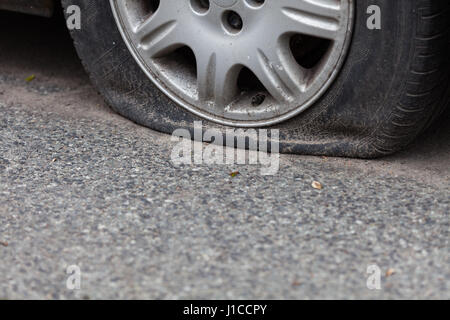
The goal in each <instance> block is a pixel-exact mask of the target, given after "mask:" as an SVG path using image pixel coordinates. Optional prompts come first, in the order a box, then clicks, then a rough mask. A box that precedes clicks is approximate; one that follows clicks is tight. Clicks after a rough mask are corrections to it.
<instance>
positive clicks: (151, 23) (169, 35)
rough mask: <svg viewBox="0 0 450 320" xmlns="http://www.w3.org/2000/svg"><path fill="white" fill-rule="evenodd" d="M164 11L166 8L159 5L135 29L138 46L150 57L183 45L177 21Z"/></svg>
mask: <svg viewBox="0 0 450 320" xmlns="http://www.w3.org/2000/svg"><path fill="white" fill-rule="evenodd" d="M166 11H167V9H165V8H164V7H160V8H159V9H158V10H157V11H156V12H155V13H154V14H152V15H151V16H150V18H148V19H147V20H145V21H144V22H142V23H141V24H140V25H139V26H138V27H137V28H136V29H135V36H136V38H137V40H138V42H139V47H140V48H142V49H144V50H145V51H146V52H147V54H148V55H149V56H150V57H151V58H155V57H158V56H161V55H164V54H166V53H168V52H171V51H173V50H174V49H176V48H177V47H180V46H182V45H183V36H182V32H181V31H182V29H181V28H180V26H179V23H178V21H177V20H176V19H175V18H173V17H172V16H171V15H170V14H167V12H166Z"/></svg>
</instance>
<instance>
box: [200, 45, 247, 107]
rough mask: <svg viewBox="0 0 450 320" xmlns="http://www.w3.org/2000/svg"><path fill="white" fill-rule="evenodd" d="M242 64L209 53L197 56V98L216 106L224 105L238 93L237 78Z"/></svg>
mask: <svg viewBox="0 0 450 320" xmlns="http://www.w3.org/2000/svg"><path fill="white" fill-rule="evenodd" d="M241 69H242V66H240V65H237V64H235V63H233V62H231V61H230V60H228V59H226V57H224V56H223V55H220V54H217V53H211V54H208V55H206V54H205V55H199V56H198V58H197V84H198V89H199V100H203V101H213V102H214V103H215V105H216V106H225V105H227V104H229V103H231V102H232V101H233V99H235V98H236V96H237V94H238V88H237V79H238V77H239V72H240V70H241Z"/></svg>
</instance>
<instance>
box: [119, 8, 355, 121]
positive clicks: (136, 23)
mask: <svg viewBox="0 0 450 320" xmlns="http://www.w3.org/2000/svg"><path fill="white" fill-rule="evenodd" d="M110 2H111V6H112V9H113V13H114V16H115V19H116V22H117V24H118V26H119V29H120V31H121V33H122V35H123V38H124V41H125V43H126V44H127V46H128V48H129V49H130V52H131V53H132V55H133V57H134V58H135V60H136V61H137V63H138V64H139V65H140V66H141V68H142V69H143V70H144V72H145V73H146V74H147V76H148V77H149V78H150V79H151V80H152V81H153V82H154V83H155V84H156V85H157V86H158V87H159V88H160V89H161V90H162V91H163V92H164V93H165V94H166V95H167V96H169V97H170V98H171V99H172V100H174V101H175V102H176V103H178V104H179V105H181V106H182V107H184V108H186V109H187V110H189V111H191V112H193V113H195V114H197V115H199V116H201V117H203V118H205V119H208V120H211V121H215V122H218V123H221V124H226V125H234V126H243V127H254V126H264V125H272V124H275V123H278V122H281V121H284V120H287V119H289V118H291V117H293V116H295V115H297V114H299V113H300V112H302V111H304V110H305V109H306V108H308V107H309V106H311V105H312V104H313V103H314V102H316V101H317V100H318V99H319V98H320V96H321V95H322V94H323V93H324V92H325V91H326V90H327V89H328V88H329V86H330V85H331V83H332V82H333V80H334V79H335V77H336V75H337V73H338V71H339V69H340V68H341V66H342V63H343V60H344V58H345V56H346V52H347V48H348V44H349V42H350V37H351V32H352V21H353V1H352V0H163V1H158V0H154V1H150V3H151V5H148V3H149V0H146V1H144V0H110Z"/></svg>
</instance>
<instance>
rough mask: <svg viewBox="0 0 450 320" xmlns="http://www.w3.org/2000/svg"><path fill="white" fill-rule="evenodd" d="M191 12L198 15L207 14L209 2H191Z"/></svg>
mask: <svg viewBox="0 0 450 320" xmlns="http://www.w3.org/2000/svg"><path fill="white" fill-rule="evenodd" d="M191 7H192V10H194V11H195V12H197V13H199V14H205V13H206V12H208V10H209V7H210V3H209V0H191Z"/></svg>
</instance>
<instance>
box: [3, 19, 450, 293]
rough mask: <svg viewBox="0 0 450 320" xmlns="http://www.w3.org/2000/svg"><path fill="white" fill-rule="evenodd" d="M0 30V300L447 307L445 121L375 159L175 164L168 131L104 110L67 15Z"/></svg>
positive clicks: (6, 24)
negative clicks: (419, 301) (372, 301)
mask: <svg viewBox="0 0 450 320" xmlns="http://www.w3.org/2000/svg"><path fill="white" fill-rule="evenodd" d="M0 25H1V28H0V39H1V40H0V41H1V43H0V299H16V298H38V299H45V298H58V299H59V298H62V299H64V298H69V299H70V298H80V299H97V298H133V299H134V298H162V299H165V298H170V299H172V298H194V299H195V298H219V299H222V298H223V299H228V298H230V299H259V298H268V299H282V298H294V299H314V298H381V299H387V298H426V299H435V298H445V299H449V298H450V291H449V285H450V268H449V265H450V252H449V178H450V166H449V163H450V126H448V123H449V120H450V117H449V116H448V114H447V115H444V116H443V117H441V119H440V123H439V124H438V125H436V126H434V127H433V128H432V129H430V130H429V131H428V132H427V133H426V135H424V136H423V137H422V138H421V139H419V140H418V141H417V142H416V143H415V144H414V145H412V146H411V147H410V148H409V149H408V150H406V151H404V152H402V153H399V154H397V155H394V156H390V157H387V158H385V159H380V160H373V161H365V160H352V159H337V158H323V157H308V156H295V155H282V156H281V159H280V170H279V172H278V174H276V175H274V176H262V175H261V174H260V171H259V167H258V166H254V165H236V166H233V165H220V166H207V165H195V166H194V165H193V166H190V165H186V166H182V167H176V166H174V165H173V163H172V162H171V160H170V154H171V150H172V148H173V146H174V145H175V142H172V141H171V140H170V136H168V135H163V134H160V133H157V132H154V131H152V130H149V129H147V128H144V127H141V126H138V125H136V124H134V123H132V122H130V121H128V120H126V119H124V118H122V117H121V116H119V115H116V114H115V113H114V112H112V111H111V110H110V109H109V108H108V107H107V106H106V105H105V104H104V102H103V100H102V99H101V97H100V96H98V95H97V93H96V92H95V90H94V89H93V88H92V87H91V85H90V84H89V80H88V78H87V76H86V75H85V73H84V71H83V69H82V67H81V65H80V63H79V61H78V59H77V57H76V55H75V51H74V49H73V47H72V45H71V40H70V39H69V38H68V35H67V33H66V31H65V30H64V26H63V24H61V21H60V20H58V19H56V20H46V19H43V18H35V17H27V16H22V15H16V14H10V13H0ZM32 75H34V79H33V80H32V81H26V79H27V78H28V80H31V78H29V77H30V76H32ZM234 171H239V172H240V174H239V175H237V176H236V177H231V176H230V172H234ZM313 181H319V182H321V183H322V184H323V189H322V190H316V189H314V188H312V187H311V183H312V182H313ZM73 265H75V266H78V267H79V269H80V271H81V289H80V290H70V286H69V288H68V287H67V279H68V277H69V274H67V267H68V266H73ZM369 265H377V266H378V267H379V269H380V272H381V289H380V290H369V289H368V287H367V284H366V283H367V279H368V277H369V274H368V273H367V267H368V266H369Z"/></svg>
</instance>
